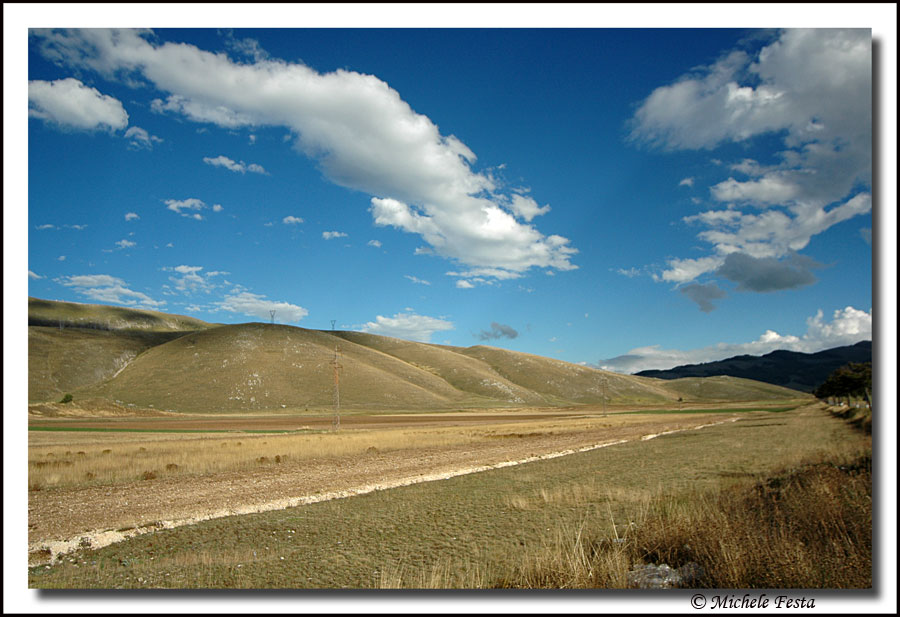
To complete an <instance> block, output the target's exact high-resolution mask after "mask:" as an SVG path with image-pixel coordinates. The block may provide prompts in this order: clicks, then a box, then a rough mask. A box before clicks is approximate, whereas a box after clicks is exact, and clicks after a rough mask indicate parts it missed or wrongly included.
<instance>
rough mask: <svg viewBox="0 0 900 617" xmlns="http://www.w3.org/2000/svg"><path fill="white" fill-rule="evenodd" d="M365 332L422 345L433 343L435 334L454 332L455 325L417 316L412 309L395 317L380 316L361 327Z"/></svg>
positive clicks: (438, 319) (437, 319)
mask: <svg viewBox="0 0 900 617" xmlns="http://www.w3.org/2000/svg"><path fill="white" fill-rule="evenodd" d="M359 328H360V330H361V331H363V332H369V333H371V334H380V335H382V336H392V337H394V338H401V339H406V340H410V341H418V342H420V343H428V342H430V341H431V335H432V334H434V333H435V332H442V331H445V330H452V329H453V323H452V322H450V321H446V320H444V319H440V318H437V317H427V316H425V315H417V314H416V313H414V312H412V311H411V310H410V309H407V312H405V313H397V314H396V315H394V316H393V317H383V316H381V315H378V316H377V317H375V321H370V322H367V323H366V324H365V325H363V326H359Z"/></svg>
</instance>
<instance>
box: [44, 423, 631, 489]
mask: <svg viewBox="0 0 900 617" xmlns="http://www.w3.org/2000/svg"><path fill="white" fill-rule="evenodd" d="M640 423H641V419H640V418H636V417H627V418H622V419H621V420H617V421H616V422H615V424H616V425H618V426H632V425H637V424H640ZM611 424H612V423H611V422H610V421H608V420H603V421H601V420H599V419H576V420H569V421H567V422H560V421H544V422H525V423H516V424H514V425H510V424H497V425H482V426H478V427H440V428H425V429H383V430H363V429H357V430H352V431H338V432H308V433H300V434H297V433H291V434H256V435H254V434H243V435H240V436H235V437H232V436H228V437H217V436H213V435H204V436H202V437H197V436H194V435H190V434H148V433H139V434H135V433H127V432H123V433H90V432H84V433H82V432H35V431H32V432H30V433H29V449H28V481H29V490H42V489H45V488H50V487H56V486H66V487H72V486H87V485H96V484H116V483H125V482H133V481H136V480H149V479H153V478H155V477H161V476H170V475H209V474H215V473H222V472H230V471H242V470H249V469H255V468H258V467H260V466H266V465H280V464H299V463H302V462H303V461H305V460H309V459H318V458H340V457H348V456H358V455H363V454H371V453H375V452H386V451H392V450H406V449H410V450H414V449H417V448H430V447H435V446H453V445H461V444H470V443H478V442H484V441H487V440H490V439H494V438H497V437H505V436H512V437H516V436H517V435H520V434H524V433H529V434H533V435H542V434H550V433H552V434H558V433H563V432H576V431H582V430H585V429H587V428H598V427H603V426H609V425H611Z"/></svg>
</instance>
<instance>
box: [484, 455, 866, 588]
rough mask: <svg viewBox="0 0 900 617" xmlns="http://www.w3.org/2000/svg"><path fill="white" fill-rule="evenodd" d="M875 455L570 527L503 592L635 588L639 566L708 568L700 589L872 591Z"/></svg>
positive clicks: (505, 581)
mask: <svg viewBox="0 0 900 617" xmlns="http://www.w3.org/2000/svg"><path fill="white" fill-rule="evenodd" d="M871 489H872V484H871V456H870V454H868V453H860V454H859V455H858V456H857V457H856V458H855V459H853V460H847V459H846V458H845V457H842V456H840V455H837V456H834V457H831V458H830V460H824V461H823V460H819V461H815V462H807V463H806V464H803V465H800V466H798V467H793V468H790V469H786V470H784V471H783V472H782V473H780V474H775V475H772V476H770V477H768V478H766V479H764V480H759V481H756V482H749V481H744V482H739V483H736V484H733V485H731V486H728V487H726V488H723V489H721V490H719V491H703V492H701V491H698V492H691V493H687V494H681V495H671V494H668V495H667V494H665V493H660V494H658V495H657V496H656V497H655V498H653V499H652V500H650V501H648V502H647V503H646V505H645V506H644V507H642V508H639V509H638V511H637V514H636V515H635V516H634V521H633V522H632V523H631V524H629V525H628V526H627V527H625V529H624V532H623V531H622V530H621V526H619V525H616V524H615V523H614V522H613V521H612V515H611V513H610V522H609V527H608V528H607V529H604V528H603V527H602V526H598V525H597V524H596V523H595V524H594V525H592V526H587V525H586V524H585V523H582V525H581V526H580V527H578V528H577V529H573V528H569V527H566V526H561V527H559V528H557V529H556V530H555V534H554V535H550V536H548V537H547V538H545V542H544V543H543V544H542V545H541V546H540V548H539V549H538V550H533V551H528V552H526V554H525V555H524V556H523V559H522V560H521V561H520V563H519V564H518V565H517V566H516V567H515V568H514V569H513V571H512V572H511V573H509V574H505V575H502V576H500V578H499V586H501V587H514V588H563V589H565V588H627V587H629V586H631V585H630V584H629V581H628V578H627V574H628V572H629V571H630V570H631V569H632V568H633V567H634V566H635V565H639V564H654V565H660V564H667V565H669V566H671V567H673V568H677V567H682V566H685V565H687V564H698V565H699V566H700V568H701V570H700V571H701V572H702V574H701V577H700V579H699V580H697V581H694V582H693V583H692V584H691V586H692V587H709V588H722V589H747V588H754V589H760V588H773V589H785V588H815V589H836V588H853V589H859V588H863V589H865V588H870V587H871V586H872V490H871Z"/></svg>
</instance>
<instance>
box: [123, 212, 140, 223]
mask: <svg viewBox="0 0 900 617" xmlns="http://www.w3.org/2000/svg"><path fill="white" fill-rule="evenodd" d="M139 218H141V217H139V216H138V215H137V213H136V212H128V213H126V214H125V220H126V221H136V220H138V219H139Z"/></svg>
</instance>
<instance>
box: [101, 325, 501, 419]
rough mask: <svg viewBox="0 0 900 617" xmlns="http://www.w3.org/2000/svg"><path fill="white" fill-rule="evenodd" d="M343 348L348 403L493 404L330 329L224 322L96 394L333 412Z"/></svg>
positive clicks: (204, 407) (213, 407) (200, 407)
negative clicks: (336, 360) (337, 351)
mask: <svg viewBox="0 0 900 617" xmlns="http://www.w3.org/2000/svg"><path fill="white" fill-rule="evenodd" d="M336 347H340V355H339V363H340V364H341V366H342V368H341V371H340V396H341V406H342V408H354V407H357V408H359V407H365V408H369V409H410V410H414V409H439V408H450V407H454V406H459V405H476V406H478V405H490V404H492V403H493V401H491V400H489V399H483V398H480V397H474V396H470V395H468V394H467V393H464V392H462V391H460V390H457V389H455V388H453V387H452V386H451V385H450V384H448V383H447V382H446V381H444V380H443V379H441V378H440V377H438V376H436V375H434V374H433V373H430V372H428V371H426V370H424V369H421V368H418V367H416V366H413V365H411V364H409V363H407V362H404V361H402V360H399V359H397V358H395V357H393V356H390V355H388V354H385V353H382V352H380V351H378V350H376V349H371V348H369V347H365V346H362V345H357V344H355V343H352V342H350V341H348V340H345V339H342V338H340V337H338V336H335V335H333V334H331V333H328V332H321V331H317V330H306V329H304V328H296V327H292V326H283V325H276V324H262V323H252V324H240V325H230V326H220V327H218V328H211V329H209V330H204V331H200V332H196V333H194V334H191V335H189V336H184V337H180V338H178V339H176V340H173V341H171V342H168V343H165V344H163V345H159V346H157V347H154V348H153V349H150V350H148V351H146V352H144V353H143V354H142V355H141V356H140V357H138V358H137V359H136V360H135V361H134V362H132V363H131V364H130V365H129V366H128V367H126V368H125V370H123V371H122V372H121V373H119V375H117V376H116V377H115V378H114V379H111V380H110V381H108V382H107V383H105V384H103V385H102V386H100V387H98V388H95V389H93V390H92V393H93V394H95V395H98V396H105V397H108V398H112V399H115V400H122V401H125V402H129V403H135V404H137V405H140V406H154V407H155V408H157V409H174V410H178V411H199V412H204V411H206V412H236V411H257V410H278V409H293V410H297V409H299V410H301V411H302V410H306V409H311V410H315V409H329V408H331V406H332V400H333V399H332V396H333V383H334V382H333V375H334V370H333V366H332V362H333V360H334V357H335V348H336ZM494 404H495V403H494Z"/></svg>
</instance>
